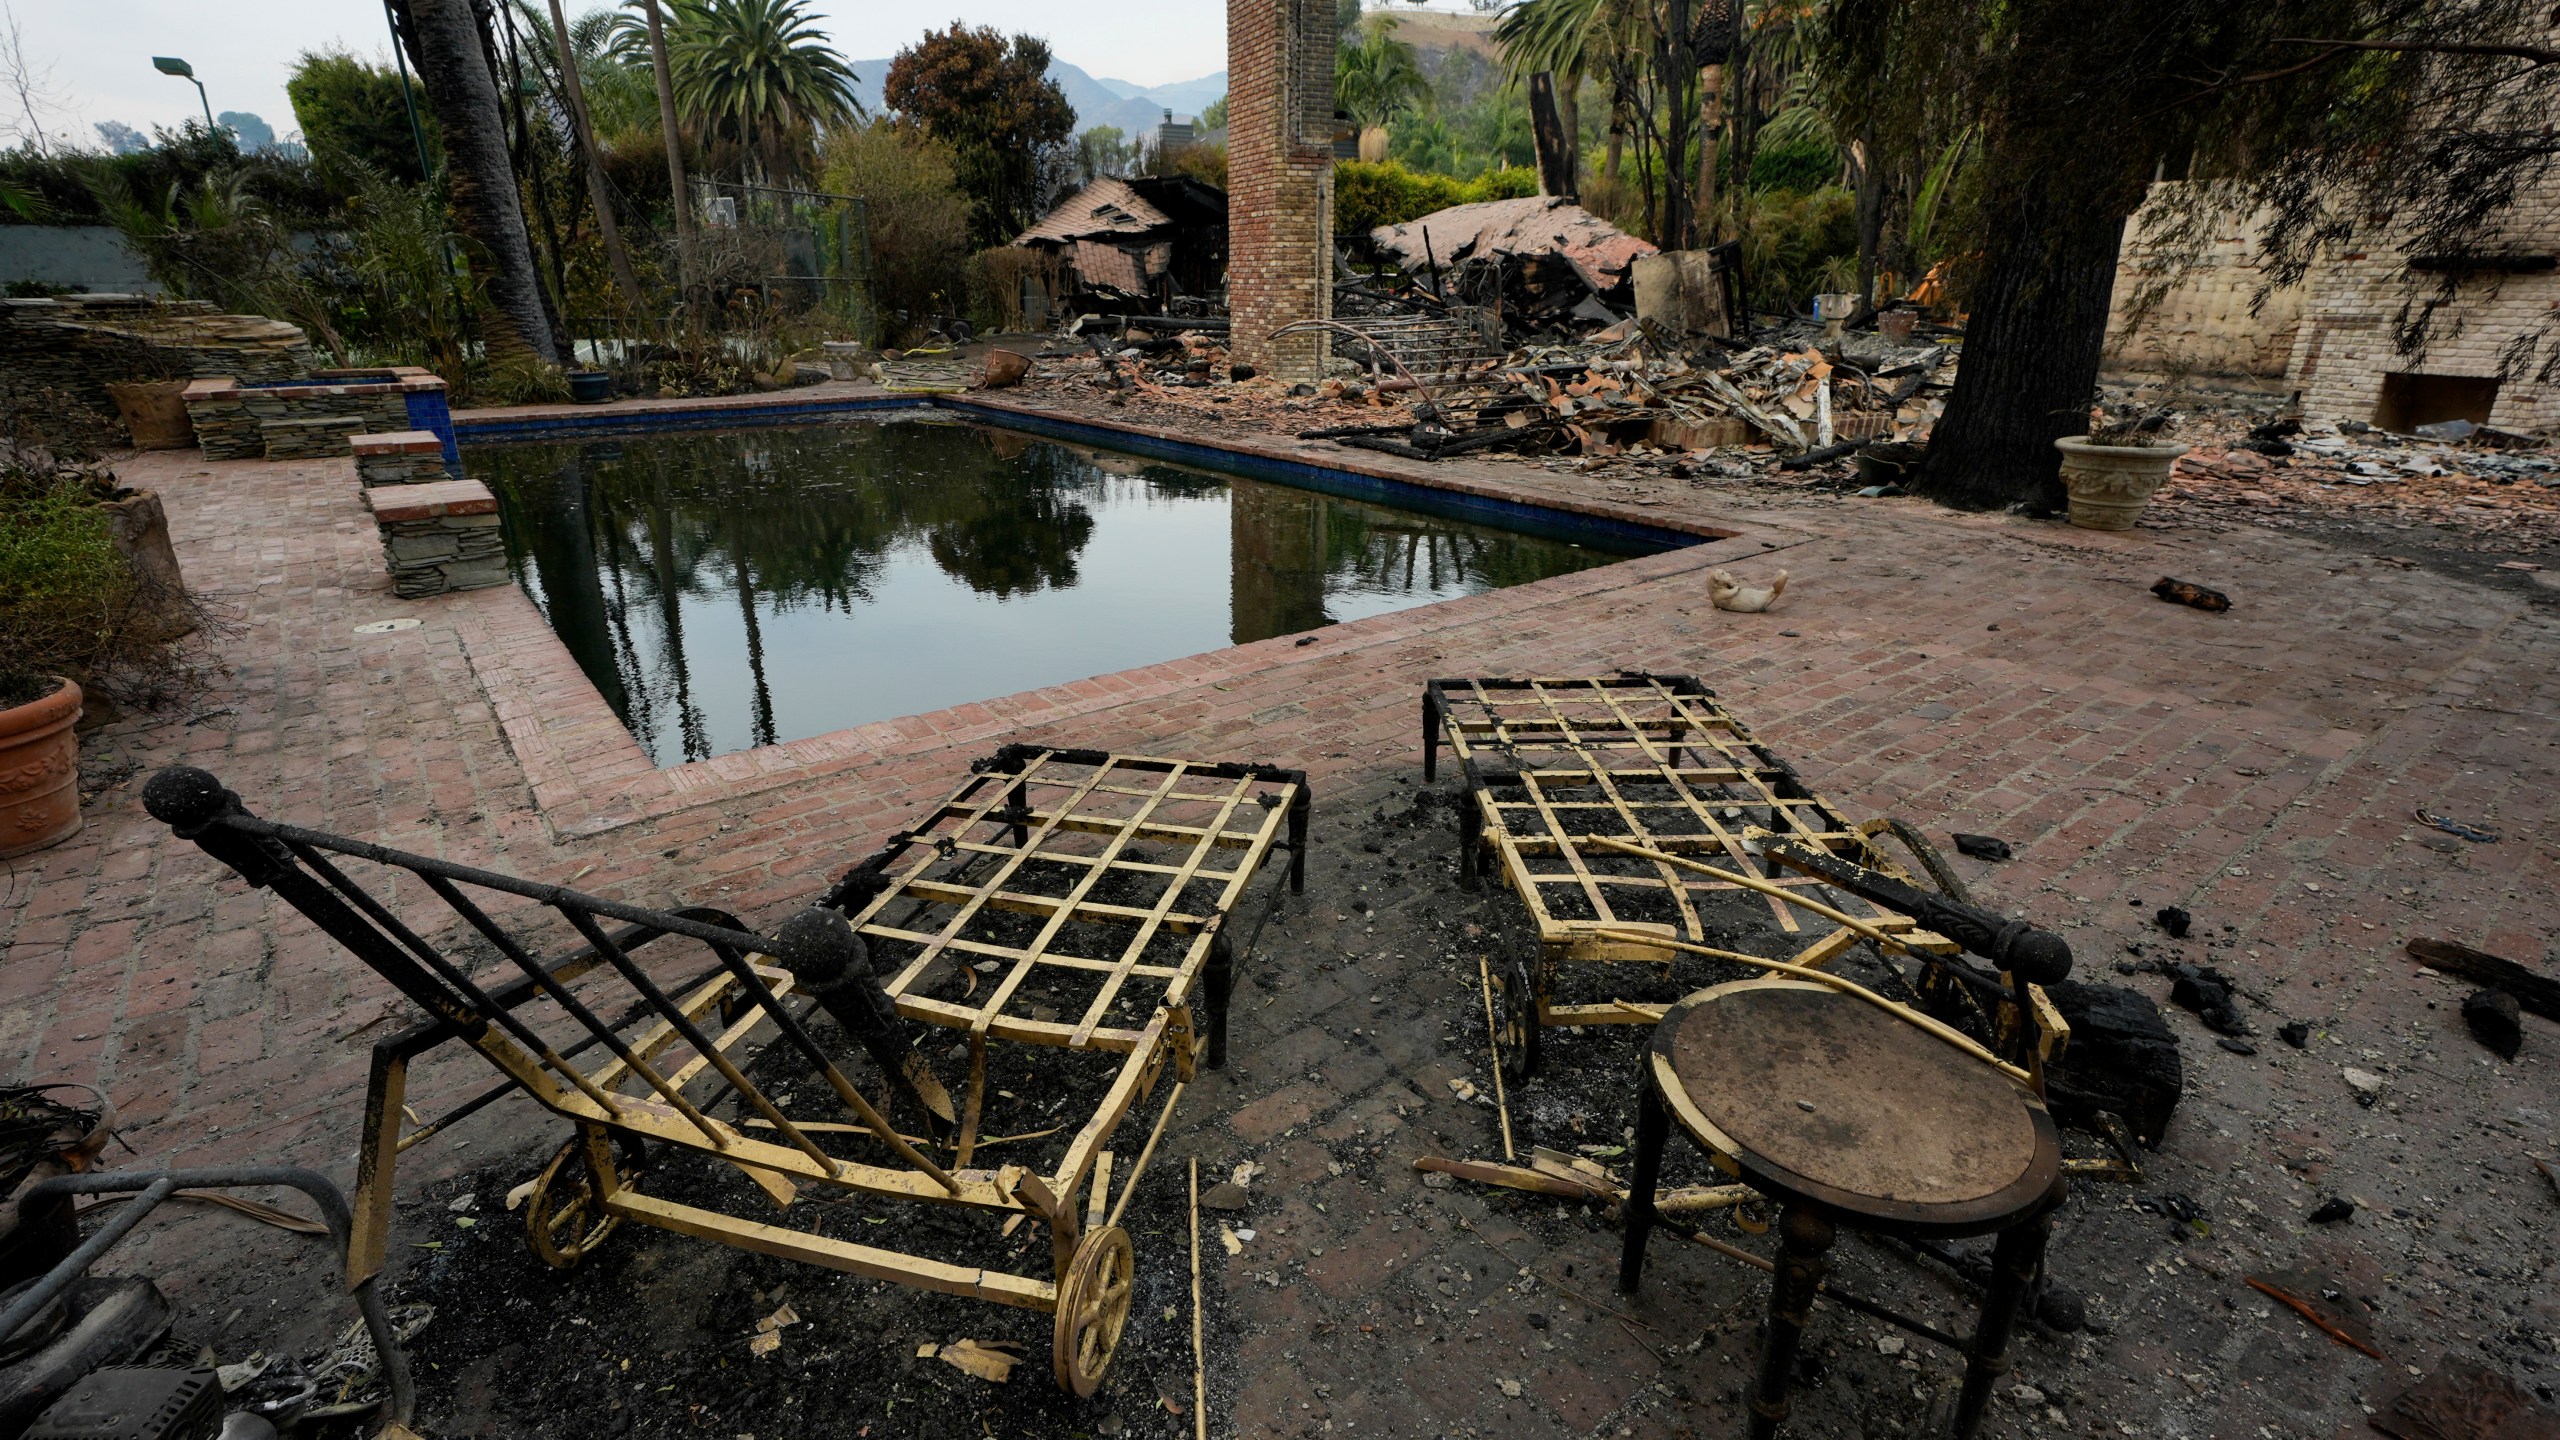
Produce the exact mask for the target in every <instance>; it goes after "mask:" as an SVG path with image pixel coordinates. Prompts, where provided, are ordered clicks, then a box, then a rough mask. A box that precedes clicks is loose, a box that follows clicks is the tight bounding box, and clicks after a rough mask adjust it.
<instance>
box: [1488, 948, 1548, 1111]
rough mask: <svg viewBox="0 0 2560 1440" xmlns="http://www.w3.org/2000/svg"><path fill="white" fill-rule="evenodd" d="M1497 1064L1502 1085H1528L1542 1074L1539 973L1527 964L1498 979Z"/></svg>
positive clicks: (1495, 1011) (1495, 1006)
mask: <svg viewBox="0 0 2560 1440" xmlns="http://www.w3.org/2000/svg"><path fill="white" fill-rule="evenodd" d="M1493 989H1494V997H1493V1039H1494V1060H1495V1063H1496V1064H1498V1065H1500V1066H1501V1067H1502V1083H1503V1084H1505V1085H1508V1086H1511V1087H1513V1088H1515V1089H1516V1088H1517V1087H1519V1086H1522V1085H1525V1084H1527V1083H1528V1081H1529V1077H1531V1076H1533V1075H1535V1074H1537V1073H1538V1028H1539V1027H1538V990H1537V983H1536V976H1535V973H1534V972H1533V971H1532V970H1531V968H1530V965H1529V963H1528V962H1527V961H1525V960H1514V961H1512V962H1511V963H1510V964H1508V965H1506V966H1504V967H1503V968H1502V970H1501V971H1500V972H1499V973H1498V974H1496V975H1495V976H1494V985H1493Z"/></svg>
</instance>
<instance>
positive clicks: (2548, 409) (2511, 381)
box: [2286, 178, 2560, 430]
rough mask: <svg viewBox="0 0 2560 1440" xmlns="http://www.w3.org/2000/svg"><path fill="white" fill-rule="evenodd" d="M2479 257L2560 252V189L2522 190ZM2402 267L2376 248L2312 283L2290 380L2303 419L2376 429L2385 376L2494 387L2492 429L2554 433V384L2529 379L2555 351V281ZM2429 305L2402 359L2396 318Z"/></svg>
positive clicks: (2557, 391)
mask: <svg viewBox="0 0 2560 1440" xmlns="http://www.w3.org/2000/svg"><path fill="white" fill-rule="evenodd" d="M2474 248H2475V249H2476V250H2477V251H2479V252H2482V253H2491V254H2503V255H2540V256H2549V255H2553V254H2560V182H2555V181H2554V180H2552V179H2549V178H2546V179H2544V180H2543V181H2542V182H2541V183H2539V184H2535V185H2529V186H2526V187H2524V189H2523V190H2522V191H2521V192H2520V193H2519V195H2518V196H2517V199H2516V203H2515V204H2514V206H2513V207H2511V208H2510V209H2509V210H2508V211H2507V213H2506V215H2505V216H2504V217H2503V221H2502V223H2501V224H2499V225H2498V226H2497V227H2496V228H2495V232H2494V233H2490V234H2484V235H2482V236H2480V237H2479V238H2478V239H2477V241H2476V242H2474ZM2406 260H2407V257H2406V256H2404V255H2402V254H2401V253H2400V252H2398V251H2397V250H2394V249H2391V248H2388V247H2387V246H2382V245H2377V246H2376V247H2374V248H2373V249H2370V250H2357V251H2348V252H2345V253H2343V254H2340V255H2338V256H2335V257H2334V258H2331V259H2330V260H2328V261H2327V262H2326V263H2324V264H2323V265H2322V266H2321V267H2320V268H2319V269H2318V270H2317V271H2315V272H2314V273H2313V275H2312V277H2311V280H2310V284H2309V289H2310V291H2311V295H2310V301H2309V304H2308V306H2307V307H2306V309H2305V312H2304V315H2303V324H2302V329H2301V333H2300V334H2299V335H2297V336H2296V337H2295V339H2294V344H2293V355H2292V362H2291V364H2290V365H2289V366H2288V368H2287V370H2286V378H2287V380H2288V381H2289V382H2290V383H2291V384H2292V385H2294V386H2295V387H2296V388H2298V389H2300V390H2301V391H2302V403H2303V409H2304V410H2305V411H2306V412H2307V413H2309V414H2312V415H2316V416H2320V417H2323V418H2328V419H2342V420H2371V419H2372V418H2373V416H2374V408H2375V405H2376V403H2377V402H2378V401H2379V400H2380V398H2381V395H2382V381H2383V377H2384V376H2385V375H2391V374H2422V375H2467V376H2475V377H2500V380H2501V383H2500V384H2499V387H2498V399H2497V404H2496V407H2495V408H2494V409H2493V410H2492V411H2491V412H2490V416H2489V419H2490V423H2491V424H2494V425H2498V426H2502V427H2505V428H2508V429H2513V430H2547V429H2549V428H2551V427H2552V426H2553V425H2554V424H2555V423H2560V385H2550V384H2543V383H2538V382H2537V380H2536V378H2535V372H2536V371H2537V370H2538V369H2540V368H2541V366H2542V364H2543V362H2544V361H2545V360H2547V359H2548V358H2549V357H2550V355H2551V354H2552V353H2553V351H2554V347H2555V346H2556V345H2560V325H2555V323H2554V312H2555V310H2560V272H2545V273H2542V274H2500V273H2496V272H2491V271H2481V272H2473V273H2470V274H2464V275H2454V276H2448V275H2444V274H2440V273H2411V272H2408V271H2407V270H2406V268H2405V267H2406ZM2448 292H2449V293H2448ZM2429 305H2434V306H2435V307H2436V308H2435V313H2434V316H2433V318H2432V321H2431V323H2430V325H2429V328H2428V338H2427V342H2426V344H2425V346H2424V348H2423V349H2421V350H2418V351H2416V352H2413V353H2412V352H2403V351H2402V350H2401V348H2400V345H2399V343H2398V341H2397V339H2396V336H2397V334H2398V331H2399V328H2400V327H2399V323H2398V322H2399V318H2400V316H2401V313H2402V311H2403V310H2404V309H2407V310H2409V311H2411V312H2412V313H2415V312H2417V311H2419V310H2423V309H2425V308H2426V307H2428V306H2429Z"/></svg>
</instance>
